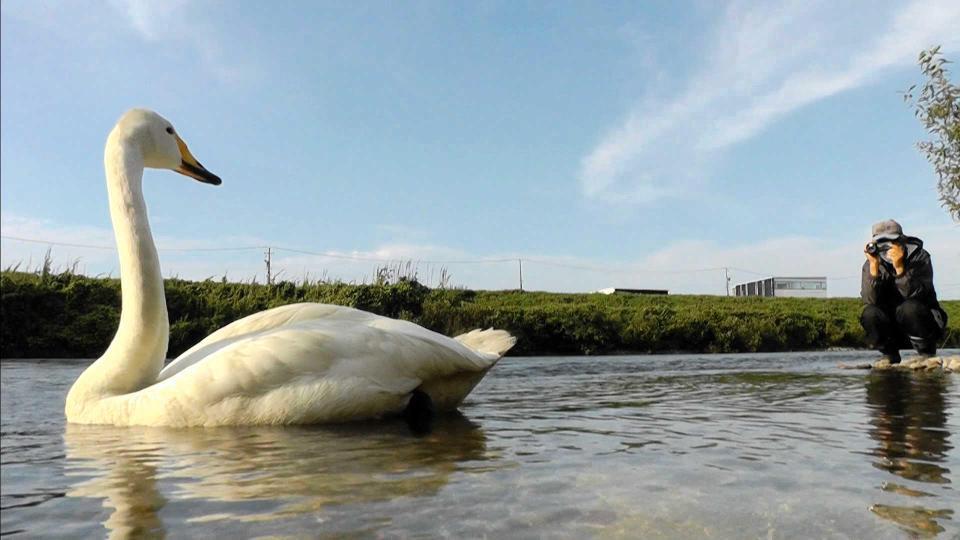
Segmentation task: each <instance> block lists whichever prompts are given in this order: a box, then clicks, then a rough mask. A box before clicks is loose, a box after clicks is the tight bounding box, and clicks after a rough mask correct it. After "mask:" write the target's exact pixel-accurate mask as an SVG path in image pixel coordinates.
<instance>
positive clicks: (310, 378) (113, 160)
mask: <svg viewBox="0 0 960 540" xmlns="http://www.w3.org/2000/svg"><path fill="white" fill-rule="evenodd" d="M104 164H105V169H106V176H107V191H108V194H109V199H110V215H111V220H112V222H113V228H114V234H115V236H116V239H117V248H118V252H119V255H120V269H121V288H122V309H121V315H120V324H119V327H118V329H117V333H116V335H115V336H114V338H113V340H112V341H111V343H110V346H109V347H108V348H107V350H106V352H105V353H104V354H103V356H101V357H100V358H99V359H98V360H97V361H95V362H94V363H93V364H92V365H90V366H89V367H88V368H87V369H86V370H85V371H84V372H83V373H82V374H81V375H80V377H79V378H78V379H77V380H76V382H75V383H74V384H73V386H72V387H71V389H70V392H69V393H68V395H67V400H66V407H65V412H66V416H67V420H68V421H69V422H74V423H83V424H111V425H150V426H222V425H278V424H310V423H325V422H343V421H349V420H358V419H366V418H376V417H380V416H384V415H389V414H396V413H399V412H401V411H402V410H403V409H404V407H405V406H406V404H407V402H408V401H409V399H410V395H411V393H412V392H413V391H415V390H419V391H422V392H424V393H426V394H427V395H428V396H429V397H430V398H431V400H432V401H433V404H434V406H435V407H436V408H437V409H440V410H449V409H454V408H456V407H457V406H458V405H459V404H460V403H461V402H462V401H463V399H464V398H465V397H466V396H467V394H468V393H469V392H470V391H471V390H472V389H473V387H474V386H475V385H476V384H477V383H478V382H479V381H480V380H481V379H482V378H483V376H484V375H485V374H486V372H487V371H488V370H489V369H490V368H491V367H492V366H493V365H494V364H495V363H496V362H497V360H499V359H500V358H501V357H502V356H503V354H504V353H506V352H507V350H509V349H510V348H511V347H512V346H513V344H514V343H515V341H516V340H515V338H513V337H512V336H510V334H508V333H507V332H505V331H503V330H493V329H490V330H483V331H481V330H474V331H472V332H469V333H467V334H463V335H462V336H458V337H456V338H449V337H446V336H443V335H441V334H438V333H436V332H432V331H430V330H427V329H426V328H423V327H421V326H418V325H416V324H413V323H411V322H408V321H400V320H395V319H390V318H387V317H381V316H378V315H374V314H372V313H367V312H364V311H360V310H357V309H353V308H348V307H343V306H335V305H327V304H314V303H305V304H292V305H287V306H282V307H278V308H274V309H270V310H267V311H263V312H260V313H256V314H254V315H251V316H249V317H245V318H243V319H240V320H238V321H235V322H233V323H231V324H229V325H227V326H225V327H223V328H221V329H220V330H217V331H216V332H214V333H213V334H211V335H210V336H208V337H207V338H205V339H204V340H202V341H201V342H200V343H197V344H196V345H195V346H194V347H192V348H191V349H189V350H188V351H186V352H185V353H183V354H182V355H180V356H179V357H178V358H176V359H175V360H174V361H172V362H171V363H170V364H169V365H167V366H166V367H163V364H164V361H165V358H166V351H167V339H168V336H169V322H168V319H167V310H166V299H165V298H164V293H163V279H162V276H161V273H160V265H159V260H158V257H157V251H156V247H155V246H154V244H153V237H152V234H151V232H150V226H149V222H148V220H147V214H146V206H145V204H144V201H143V192H142V186H141V184H142V176H143V169H144V167H154V168H167V169H172V170H175V171H177V172H180V173H181V174H184V175H187V176H190V177H192V178H195V179H197V180H200V181H202V182H206V183H211V184H219V183H220V179H219V178H218V177H217V176H216V175H214V174H213V173H210V172H209V171H207V170H206V168H204V167H203V166H202V165H200V163H199V162H198V161H197V160H196V159H195V158H194V157H193V155H192V154H191V153H190V151H189V150H188V149H187V146H186V144H185V143H184V142H183V140H182V139H180V137H179V135H177V134H176V132H175V131H174V130H173V127H172V126H171V125H170V123H169V122H168V121H166V120H165V119H164V118H163V117H161V116H160V115H158V114H157V113H154V112H152V111H147V110H144V109H134V110H131V111H129V112H127V113H126V114H124V116H123V117H121V119H120V121H119V122H118V123H117V125H116V126H115V127H114V129H113V131H112V132H111V133H110V136H109V137H108V138H107V145H106V150H105V152H104Z"/></svg>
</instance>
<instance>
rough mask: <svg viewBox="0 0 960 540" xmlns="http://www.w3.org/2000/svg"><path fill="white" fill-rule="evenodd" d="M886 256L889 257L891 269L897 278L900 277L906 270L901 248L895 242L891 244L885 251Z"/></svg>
mask: <svg viewBox="0 0 960 540" xmlns="http://www.w3.org/2000/svg"><path fill="white" fill-rule="evenodd" d="M887 256H888V257H890V262H891V263H893V269H894V270H896V271H897V277H899V276H902V275H903V272H904V270H905V269H906V268H905V265H904V260H903V259H904V257H903V256H904V252H903V246H902V245H900V244H899V243H897V242H893V243H892V244H890V248H889V249H888V250H887Z"/></svg>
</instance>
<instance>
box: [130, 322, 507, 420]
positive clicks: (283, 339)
mask: <svg viewBox="0 0 960 540" xmlns="http://www.w3.org/2000/svg"><path fill="white" fill-rule="evenodd" d="M300 306H305V305H300ZM306 306H309V305H306ZM313 306H319V307H315V308H309V307H300V308H295V307H291V306H285V307H287V308H291V309H289V310H286V311H284V310H283V308H277V310H268V311H266V312H263V313H260V314H257V315H254V316H252V317H248V318H247V319H250V320H247V319H243V320H241V321H237V322H240V323H242V324H240V325H237V326H234V327H233V328H231V327H230V326H232V325H230V326H227V327H224V328H223V329H222V330H227V331H226V332H223V334H221V336H222V337H221V338H220V339H217V340H211V341H210V342H208V343H206V344H204V342H201V343H200V344H198V347H196V349H197V350H196V351H194V352H193V353H190V351H188V353H190V354H189V355H188V354H187V353H185V354H184V355H183V356H181V358H178V359H177V365H176V366H175V367H176V368H177V369H176V371H173V370H171V371H168V372H167V374H166V377H164V379H163V380H162V381H160V382H158V383H156V384H154V385H153V386H151V387H149V388H146V389H144V390H143V391H141V392H138V394H141V396H139V399H135V400H134V402H135V403H136V404H135V405H132V408H133V409H136V410H137V411H141V412H140V413H135V416H138V417H139V418H138V419H137V420H136V422H135V423H143V424H164V425H223V424H291V423H314V422H332V421H340V420H351V419H358V418H370V417H376V416H381V415H383V414H387V413H392V412H399V410H401V409H402V408H403V407H404V406H405V405H406V401H407V399H408V396H409V394H410V392H411V391H412V390H414V389H415V388H417V387H418V386H421V385H424V384H425V383H429V384H427V385H425V387H429V389H430V390H433V389H434V388H436V389H437V392H438V395H437V396H436V398H437V399H438V400H440V401H441V402H442V403H443V404H444V405H445V406H446V405H447V402H449V404H450V405H453V406H455V405H456V404H457V403H458V402H459V401H460V400H462V399H463V397H465V395H466V393H468V392H469V390H470V388H472V387H473V385H475V384H476V382H478V381H479V380H480V379H481V378H482V377H483V374H484V373H485V372H486V370H487V369H488V368H489V367H490V366H492V365H493V364H494V363H496V361H497V360H498V359H499V357H500V355H499V354H496V353H493V352H479V351H475V350H473V349H471V348H470V347H468V346H467V345H465V344H463V343H461V342H460V341H458V340H456V339H451V338H448V337H446V336H443V335H441V334H438V333H436V332H432V331H430V330H427V329H425V328H423V327H421V326H418V325H416V324H413V323H411V322H408V321H400V320H395V319H389V318H386V317H380V316H377V315H373V314H370V313H366V312H362V311H359V310H354V309H351V308H340V307H338V306H332V307H333V308H337V309H327V308H329V307H330V306H324V305H322V304H313ZM278 310H279V313H270V312H273V311H278ZM341 310H344V311H341ZM298 311H299V315H293V316H291V315H292V314H293V313H294V312H298ZM307 313H312V314H313V315H315V316H314V317H312V318H311V317H306V316H305V315H306V314H307ZM234 324H236V323H234ZM238 330H243V331H238ZM493 332H496V331H493ZM211 337H213V336H212V335H211ZM208 339H209V338H208ZM204 341H207V340H204ZM201 345H202V346H201ZM170 367H174V364H171V366H168V369H169V368H170ZM165 371H167V370H165ZM438 381H441V382H442V383H438Z"/></svg>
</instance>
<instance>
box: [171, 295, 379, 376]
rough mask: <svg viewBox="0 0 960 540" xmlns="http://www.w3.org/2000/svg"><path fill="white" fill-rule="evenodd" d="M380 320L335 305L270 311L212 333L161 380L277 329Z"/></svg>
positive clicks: (187, 353)
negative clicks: (319, 322)
mask: <svg viewBox="0 0 960 540" xmlns="http://www.w3.org/2000/svg"><path fill="white" fill-rule="evenodd" d="M371 317H377V315H373V314H372V313H367V312H364V311H360V310H358V309H353V308H348V307H344V306H337V305H332V304H317V303H301V304H289V305H286V306H280V307H276V308H273V309H268V310H265V311H261V312H259V313H255V314H253V315H249V316H247V317H244V318H242V319H238V320H236V321H234V322H232V323H230V324H228V325H226V326H224V327H223V328H220V329H219V330H217V331H215V332H213V333H212V334H210V335H209V336H207V337H205V338H204V339H202V340H201V341H200V342H199V343H197V344H196V345H194V346H193V347H190V348H189V349H188V350H186V351H185V352H184V353H183V354H181V355H180V356H178V357H177V358H176V359H174V360H173V361H172V362H170V363H169V364H167V365H166V366H165V367H164V368H163V369H162V370H161V371H160V375H159V376H158V378H157V380H158V381H164V380H166V379H169V378H170V377H172V376H174V375H176V374H177V373H180V372H181V371H183V370H184V369H186V368H188V367H190V366H192V365H193V364H195V363H197V362H199V361H200V360H202V359H204V358H206V357H208V356H210V355H212V354H213V353H215V352H217V351H218V350H220V349H223V348H224V347H227V346H228V345H231V344H233V343H236V342H238V341H242V340H244V339H247V338H251V337H253V336H256V335H258V334H263V333H265V332H269V331H270V330H274V329H277V328H283V327H285V326H291V325H294V324H296V323H299V322H302V321H307V320H323V319H329V320H354V321H356V322H357V323H358V324H359V323H363V322H365V321H367V320H369V319H370V318H371Z"/></svg>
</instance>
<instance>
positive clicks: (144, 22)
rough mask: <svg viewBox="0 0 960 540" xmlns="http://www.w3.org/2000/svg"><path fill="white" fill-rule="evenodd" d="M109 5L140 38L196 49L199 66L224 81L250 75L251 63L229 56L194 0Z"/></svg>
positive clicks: (128, 0) (120, 0)
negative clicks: (199, 13)
mask: <svg viewBox="0 0 960 540" xmlns="http://www.w3.org/2000/svg"><path fill="white" fill-rule="evenodd" d="M110 5H111V6H113V8H114V9H115V10H117V11H118V12H120V13H121V14H122V15H123V16H125V18H126V20H127V21H128V22H129V23H130V26H131V28H132V29H133V30H134V32H136V34H137V35H139V36H140V37H141V38H142V39H143V40H145V41H148V42H152V43H165V42H166V43H171V44H177V45H183V44H186V45H187V46H188V47H189V48H190V49H192V50H193V51H195V52H196V53H197V55H198V58H199V61H200V63H201V64H202V66H203V67H204V68H205V69H207V70H208V71H210V72H211V73H212V74H213V75H214V76H215V77H217V78H218V79H220V80H222V81H224V82H239V81H241V80H244V79H246V78H248V77H249V76H250V75H251V72H252V68H251V66H249V65H248V64H246V63H245V62H242V61H240V60H238V59H237V58H236V57H228V55H227V54H226V52H225V50H224V47H223V46H222V44H221V39H222V36H220V35H219V33H218V31H217V30H216V28H214V27H213V26H212V25H211V24H209V23H208V22H206V21H204V19H203V18H202V17H199V16H198V8H197V2H196V1H195V0H166V1H163V2H155V1H152V0H111V1H110Z"/></svg>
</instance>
